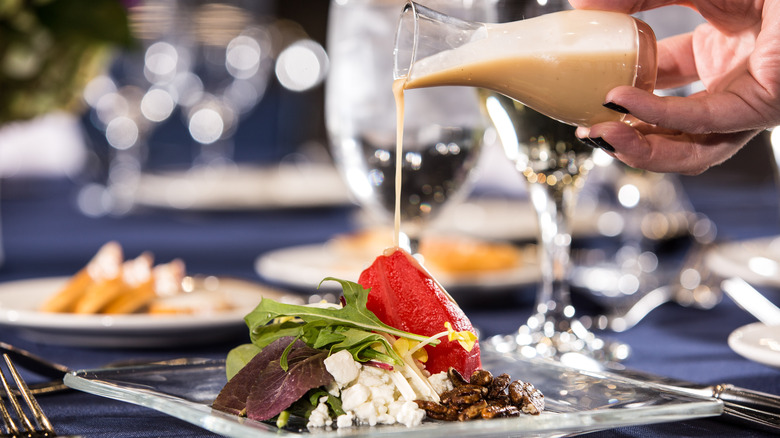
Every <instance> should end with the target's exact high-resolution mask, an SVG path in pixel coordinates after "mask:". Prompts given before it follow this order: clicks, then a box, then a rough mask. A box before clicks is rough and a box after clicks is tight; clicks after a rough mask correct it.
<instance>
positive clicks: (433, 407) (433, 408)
mask: <svg viewBox="0 0 780 438" xmlns="http://www.w3.org/2000/svg"><path fill="white" fill-rule="evenodd" d="M414 402H415V403H417V406H418V407H419V408H420V409H422V410H424V411H425V412H428V413H431V412H435V413H440V414H443V413H445V412H447V407H446V406H444V405H442V404H439V403H436V402H435V401H430V400H415V401H414Z"/></svg>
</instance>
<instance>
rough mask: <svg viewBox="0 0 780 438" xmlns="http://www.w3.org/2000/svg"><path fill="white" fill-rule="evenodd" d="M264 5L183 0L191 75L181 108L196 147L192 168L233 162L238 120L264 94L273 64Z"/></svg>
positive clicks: (230, 0)
mask: <svg viewBox="0 0 780 438" xmlns="http://www.w3.org/2000/svg"><path fill="white" fill-rule="evenodd" d="M266 8H267V6H266V5H264V4H263V3H257V2H252V1H245V0H218V1H217V0H198V1H195V2H189V3H187V4H186V7H185V10H184V15H185V16H186V17H187V18H188V19H189V25H188V26H187V31H188V36H189V38H190V44H191V52H192V72H191V73H192V74H191V75H190V77H189V78H188V79H189V82H190V84H189V89H188V92H187V97H188V99H187V100H186V101H184V102H182V107H183V115H184V117H185V123H186V125H187V128H188V131H189V133H190V136H191V137H192V139H193V140H194V141H195V143H196V145H197V148H198V151H197V153H196V156H195V157H194V163H193V165H194V166H195V167H199V166H204V167H209V166H216V167H220V166H225V165H228V166H229V165H231V164H232V162H233V149H234V145H233V135H234V134H235V132H236V129H237V127H238V125H239V122H240V121H241V118H242V117H243V116H245V115H246V114H247V113H249V112H250V111H251V110H252V109H253V108H254V107H255V106H256V105H257V103H258V102H260V100H261V99H262V97H263V95H264V93H265V90H266V88H267V85H268V80H269V77H270V73H271V70H272V64H273V59H272V49H273V47H272V41H271V39H272V36H271V33H270V31H269V29H268V28H267V27H268V26H266V25H265V24H263V23H262V17H263V15H264V14H265V13H267V11H265V9H266Z"/></svg>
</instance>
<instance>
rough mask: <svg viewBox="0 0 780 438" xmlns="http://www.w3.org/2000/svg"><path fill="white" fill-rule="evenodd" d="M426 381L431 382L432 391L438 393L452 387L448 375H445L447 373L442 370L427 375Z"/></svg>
mask: <svg viewBox="0 0 780 438" xmlns="http://www.w3.org/2000/svg"><path fill="white" fill-rule="evenodd" d="M428 381H429V382H431V386H433V389H434V391H436V394H439V395H441V394H442V393H443V392H445V391H449V390H450V389H452V388H453V385H452V380H450V378H449V376H447V373H446V372H444V371H442V372H440V373H437V374H433V375H431V376H429V377H428Z"/></svg>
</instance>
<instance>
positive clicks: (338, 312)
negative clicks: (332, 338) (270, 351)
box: [244, 277, 439, 345]
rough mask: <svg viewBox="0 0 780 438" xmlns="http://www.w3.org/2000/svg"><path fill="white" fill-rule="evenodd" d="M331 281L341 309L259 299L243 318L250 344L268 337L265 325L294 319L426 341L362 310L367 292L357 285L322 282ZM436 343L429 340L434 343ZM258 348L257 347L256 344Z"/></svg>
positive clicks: (368, 311)
mask: <svg viewBox="0 0 780 438" xmlns="http://www.w3.org/2000/svg"><path fill="white" fill-rule="evenodd" d="M327 280H333V281H337V282H339V283H340V284H341V286H342V288H343V291H344V292H343V294H344V301H345V305H344V307H342V308H320V307H312V306H300V305H295V304H285V303H279V302H277V301H273V300H269V299H263V300H262V301H260V304H258V305H257V307H256V308H255V309H254V310H253V311H252V312H251V313H249V314H248V315H247V316H246V317H245V318H244V319H245V321H246V323H247V326H248V327H249V332H250V336H251V338H252V342H253V343H255V344H258V342H257V341H260V342H264V340H263V339H262V338H263V337H265V336H268V331H264V330H262V327H264V326H265V325H266V324H268V323H271V322H272V321H273V320H274V319H276V318H282V317H296V318H300V319H301V320H303V321H304V322H306V323H310V322H315V321H323V320H324V321H327V322H328V323H330V324H339V325H343V326H347V327H354V328H358V329H363V330H366V331H369V332H377V333H387V334H390V335H393V336H396V337H400V338H407V339H411V340H415V341H421V342H426V341H429V339H428V337H426V336H422V335H416V334H414V333H409V332H405V331H403V330H398V329H396V328H394V327H390V326H389V325H387V324H385V323H383V322H382V321H380V320H379V318H377V317H376V315H374V314H373V313H372V312H371V311H370V310H368V309H367V308H366V303H367V301H368V290H367V289H363V287H362V286H361V285H359V284H357V283H354V282H351V281H346V280H339V279H337V278H333V277H328V278H326V279H325V280H323V281H327ZM438 342H439V341H432V344H434V345H435V344H438ZM258 345H259V344H258Z"/></svg>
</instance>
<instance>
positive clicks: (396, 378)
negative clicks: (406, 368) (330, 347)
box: [307, 351, 446, 428]
mask: <svg viewBox="0 0 780 438" xmlns="http://www.w3.org/2000/svg"><path fill="white" fill-rule="evenodd" d="M325 368H326V369H327V370H328V372H329V373H330V374H331V375H332V376H333V378H334V380H335V384H333V385H331V386H329V387H328V388H327V390H328V392H329V393H330V394H332V395H338V396H340V397H341V407H342V409H343V410H344V412H345V414H343V415H340V416H339V417H338V418H337V419H336V425H337V426H338V427H339V428H342V427H351V426H352V425H353V424H365V425H369V426H375V425H377V424H395V423H402V424H405V425H407V426H416V425H419V424H420V423H421V422H422V419H423V418H424V417H425V411H424V410H422V409H420V408H419V407H418V406H417V404H416V403H414V402H413V401H412V400H414V399H416V398H422V397H418V393H417V391H415V390H414V389H413V388H412V386H410V383H409V381H407V379H418V380H419V378H420V377H418V376H417V375H412V374H414V372H412V374H410V375H408V376H406V377H405V376H404V375H403V374H408V372H407V373H403V374H402V373H401V372H399V371H398V370H396V371H389V370H385V369H382V368H378V367H373V366H364V365H361V364H360V363H358V362H356V361H355V360H354V359H353V358H352V355H351V354H350V353H349V352H347V351H339V352H338V353H335V354H333V355H331V356H330V357H328V358H327V359H325ZM445 377H446V375H445ZM414 386H419V385H418V384H415V385H414ZM327 413H328V410H327V405H325V404H323V403H322V402H321V403H320V404H319V405H318V406H317V408H316V409H315V411H314V412H312V416H311V417H310V418H309V423H308V425H307V426H309V427H322V426H325V425H330V424H332V423H333V421H332V420H331V419H330V418H329V417H327ZM315 416H316V418H315ZM325 417H327V419H326V418H325Z"/></svg>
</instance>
